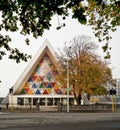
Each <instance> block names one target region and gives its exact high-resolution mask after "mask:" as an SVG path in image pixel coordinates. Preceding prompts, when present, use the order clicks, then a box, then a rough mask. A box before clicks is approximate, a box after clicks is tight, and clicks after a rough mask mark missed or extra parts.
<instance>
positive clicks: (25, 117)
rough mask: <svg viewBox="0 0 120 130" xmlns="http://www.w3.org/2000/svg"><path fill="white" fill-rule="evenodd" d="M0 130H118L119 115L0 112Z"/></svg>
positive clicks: (119, 129)
mask: <svg viewBox="0 0 120 130" xmlns="http://www.w3.org/2000/svg"><path fill="white" fill-rule="evenodd" d="M0 130H120V113H119V112H115V113H67V112H64V113H63V112H41V113H40V112H39V113H14V112H7V113H5V112H0Z"/></svg>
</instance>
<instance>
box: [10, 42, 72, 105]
mask: <svg viewBox="0 0 120 130" xmlns="http://www.w3.org/2000/svg"><path fill="white" fill-rule="evenodd" d="M58 74H59V70H58V63H57V60H56V58H55V51H54V49H53V48H52V46H51V44H50V43H49V41H48V40H45V42H44V43H43V44H42V46H41V47H40V49H39V50H38V52H37V53H36V55H35V56H34V57H33V58H32V60H31V62H30V63H29V64H28V66H27V67H26V69H25V71H24V72H23V73H22V74H21V76H20V77H19V79H18V80H17V82H16V83H15V85H14V86H13V93H12V94H10V95H9V104H14V106H18V105H20V106H24V107H26V106H28V105H29V104H31V105H32V106H35V105H36V104H37V103H38V102H39V104H40V105H43V106H48V105H57V104H58V102H61V103H63V104H66V103H67V98H68V95H67V92H66V86H64V85H62V83H60V82H58V81H57V79H56V76H58ZM69 98H70V99H71V101H73V100H74V96H73V95H69Z"/></svg>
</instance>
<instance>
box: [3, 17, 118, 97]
mask: <svg viewBox="0 0 120 130" xmlns="http://www.w3.org/2000/svg"><path fill="white" fill-rule="evenodd" d="M60 22H61V23H62V22H64V21H62V20H61V19H60ZM65 22H66V26H65V27H63V28H62V29H60V30H56V27H57V25H58V23H57V16H55V17H54V18H53V20H52V22H51V23H52V27H51V29H50V30H47V31H45V33H44V35H43V36H42V37H39V38H38V39H34V38H32V36H30V37H29V38H30V39H31V44H30V45H29V46H26V45H25V44H24V39H25V37H23V36H21V35H19V33H9V35H10V36H11V37H12V42H11V46H13V47H17V48H19V49H20V50H22V51H23V52H25V53H28V54H31V55H32V56H34V55H35V53H36V52H37V50H38V49H39V48H40V46H41V44H42V43H43V42H44V41H45V39H48V40H49V42H50V43H51V44H52V46H53V48H54V49H58V48H62V46H63V45H64V42H65V41H70V40H72V39H73V38H74V37H75V36H78V35H89V36H91V37H92V38H93V40H94V41H95V42H96V43H97V40H96V39H95V38H94V34H93V32H92V30H91V28H90V27H87V26H83V25H80V24H79V23H78V22H77V20H72V19H71V18H67V19H66V20H65ZM2 33H3V34H5V32H2ZM119 35H120V28H118V30H117V31H116V32H115V33H112V37H113V38H112V40H111V41H110V43H111V46H112V50H111V55H112V56H111V59H110V62H111V65H110V67H111V69H112V72H113V78H120V60H119V57H120V51H119V48H120V36H119ZM97 44H98V43H97ZM98 54H99V55H100V56H101V57H103V53H102V49H101V47H99V49H98ZM28 63H29V62H28ZM28 63H25V62H21V63H20V64H17V63H15V61H12V60H9V59H7V57H4V59H3V60H1V61H0V80H2V83H0V96H2V97H3V96H6V95H7V93H8V91H9V88H10V87H11V86H13V85H14V84H15V82H16V81H17V80H18V78H19V76H20V75H21V73H22V72H23V71H24V69H25V68H26V66H27V65H28Z"/></svg>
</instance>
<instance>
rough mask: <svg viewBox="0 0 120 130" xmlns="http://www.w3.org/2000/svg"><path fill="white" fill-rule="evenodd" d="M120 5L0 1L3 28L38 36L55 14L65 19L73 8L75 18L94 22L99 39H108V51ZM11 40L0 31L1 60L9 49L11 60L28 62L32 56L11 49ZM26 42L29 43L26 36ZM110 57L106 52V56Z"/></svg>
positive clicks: (80, 0)
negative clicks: (110, 32)
mask: <svg viewBox="0 0 120 130" xmlns="http://www.w3.org/2000/svg"><path fill="white" fill-rule="evenodd" d="M119 4H120V1H119V0H88V1H86V0H1V1H0V15H1V21H0V31H2V30H6V31H11V32H15V31H19V32H20V34H22V35H25V36H27V35H29V34H32V35H33V37H35V38H37V37H38V36H42V34H43V33H44V30H45V29H49V28H50V26H51V24H50V21H51V18H52V16H54V15H55V14H57V15H61V16H62V17H63V20H64V19H65V18H66V17H67V16H68V15H69V10H72V18H75V19H78V22H80V23H81V24H88V25H91V26H92V27H93V29H94V30H95V36H97V37H98V39H99V41H103V40H104V41H106V42H105V46H104V47H103V49H104V51H105V52H106V51H107V50H109V49H111V48H110V47H109V45H108V43H109V39H110V38H111V37H110V36H109V30H110V31H115V29H116V28H115V27H116V26H119V25H120V21H119V19H120V6H119ZM62 26H65V24H63V25H59V26H58V27H57V29H60V28H61V27H62ZM10 41H11V38H10V37H9V36H8V35H5V36H4V35H2V34H0V43H1V44H0V48H1V50H0V59H2V57H3V56H4V55H5V54H6V51H8V52H10V55H9V58H10V59H15V60H16V62H20V60H24V61H27V58H30V56H29V55H27V54H23V53H21V52H19V50H18V49H17V48H15V49H14V48H11V47H10V46H9V44H8V43H9V42H10ZM26 43H27V44H29V40H28V39H27V38H26ZM4 49H5V50H4ZM109 57H110V54H109V51H107V56H106V58H109Z"/></svg>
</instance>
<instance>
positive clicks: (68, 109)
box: [67, 47, 71, 112]
mask: <svg viewBox="0 0 120 130" xmlns="http://www.w3.org/2000/svg"><path fill="white" fill-rule="evenodd" d="M70 49H71V47H69V50H70ZM69 50H68V54H67V112H69V111H70V107H69V91H70V88H69V84H70V83H69Z"/></svg>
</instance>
